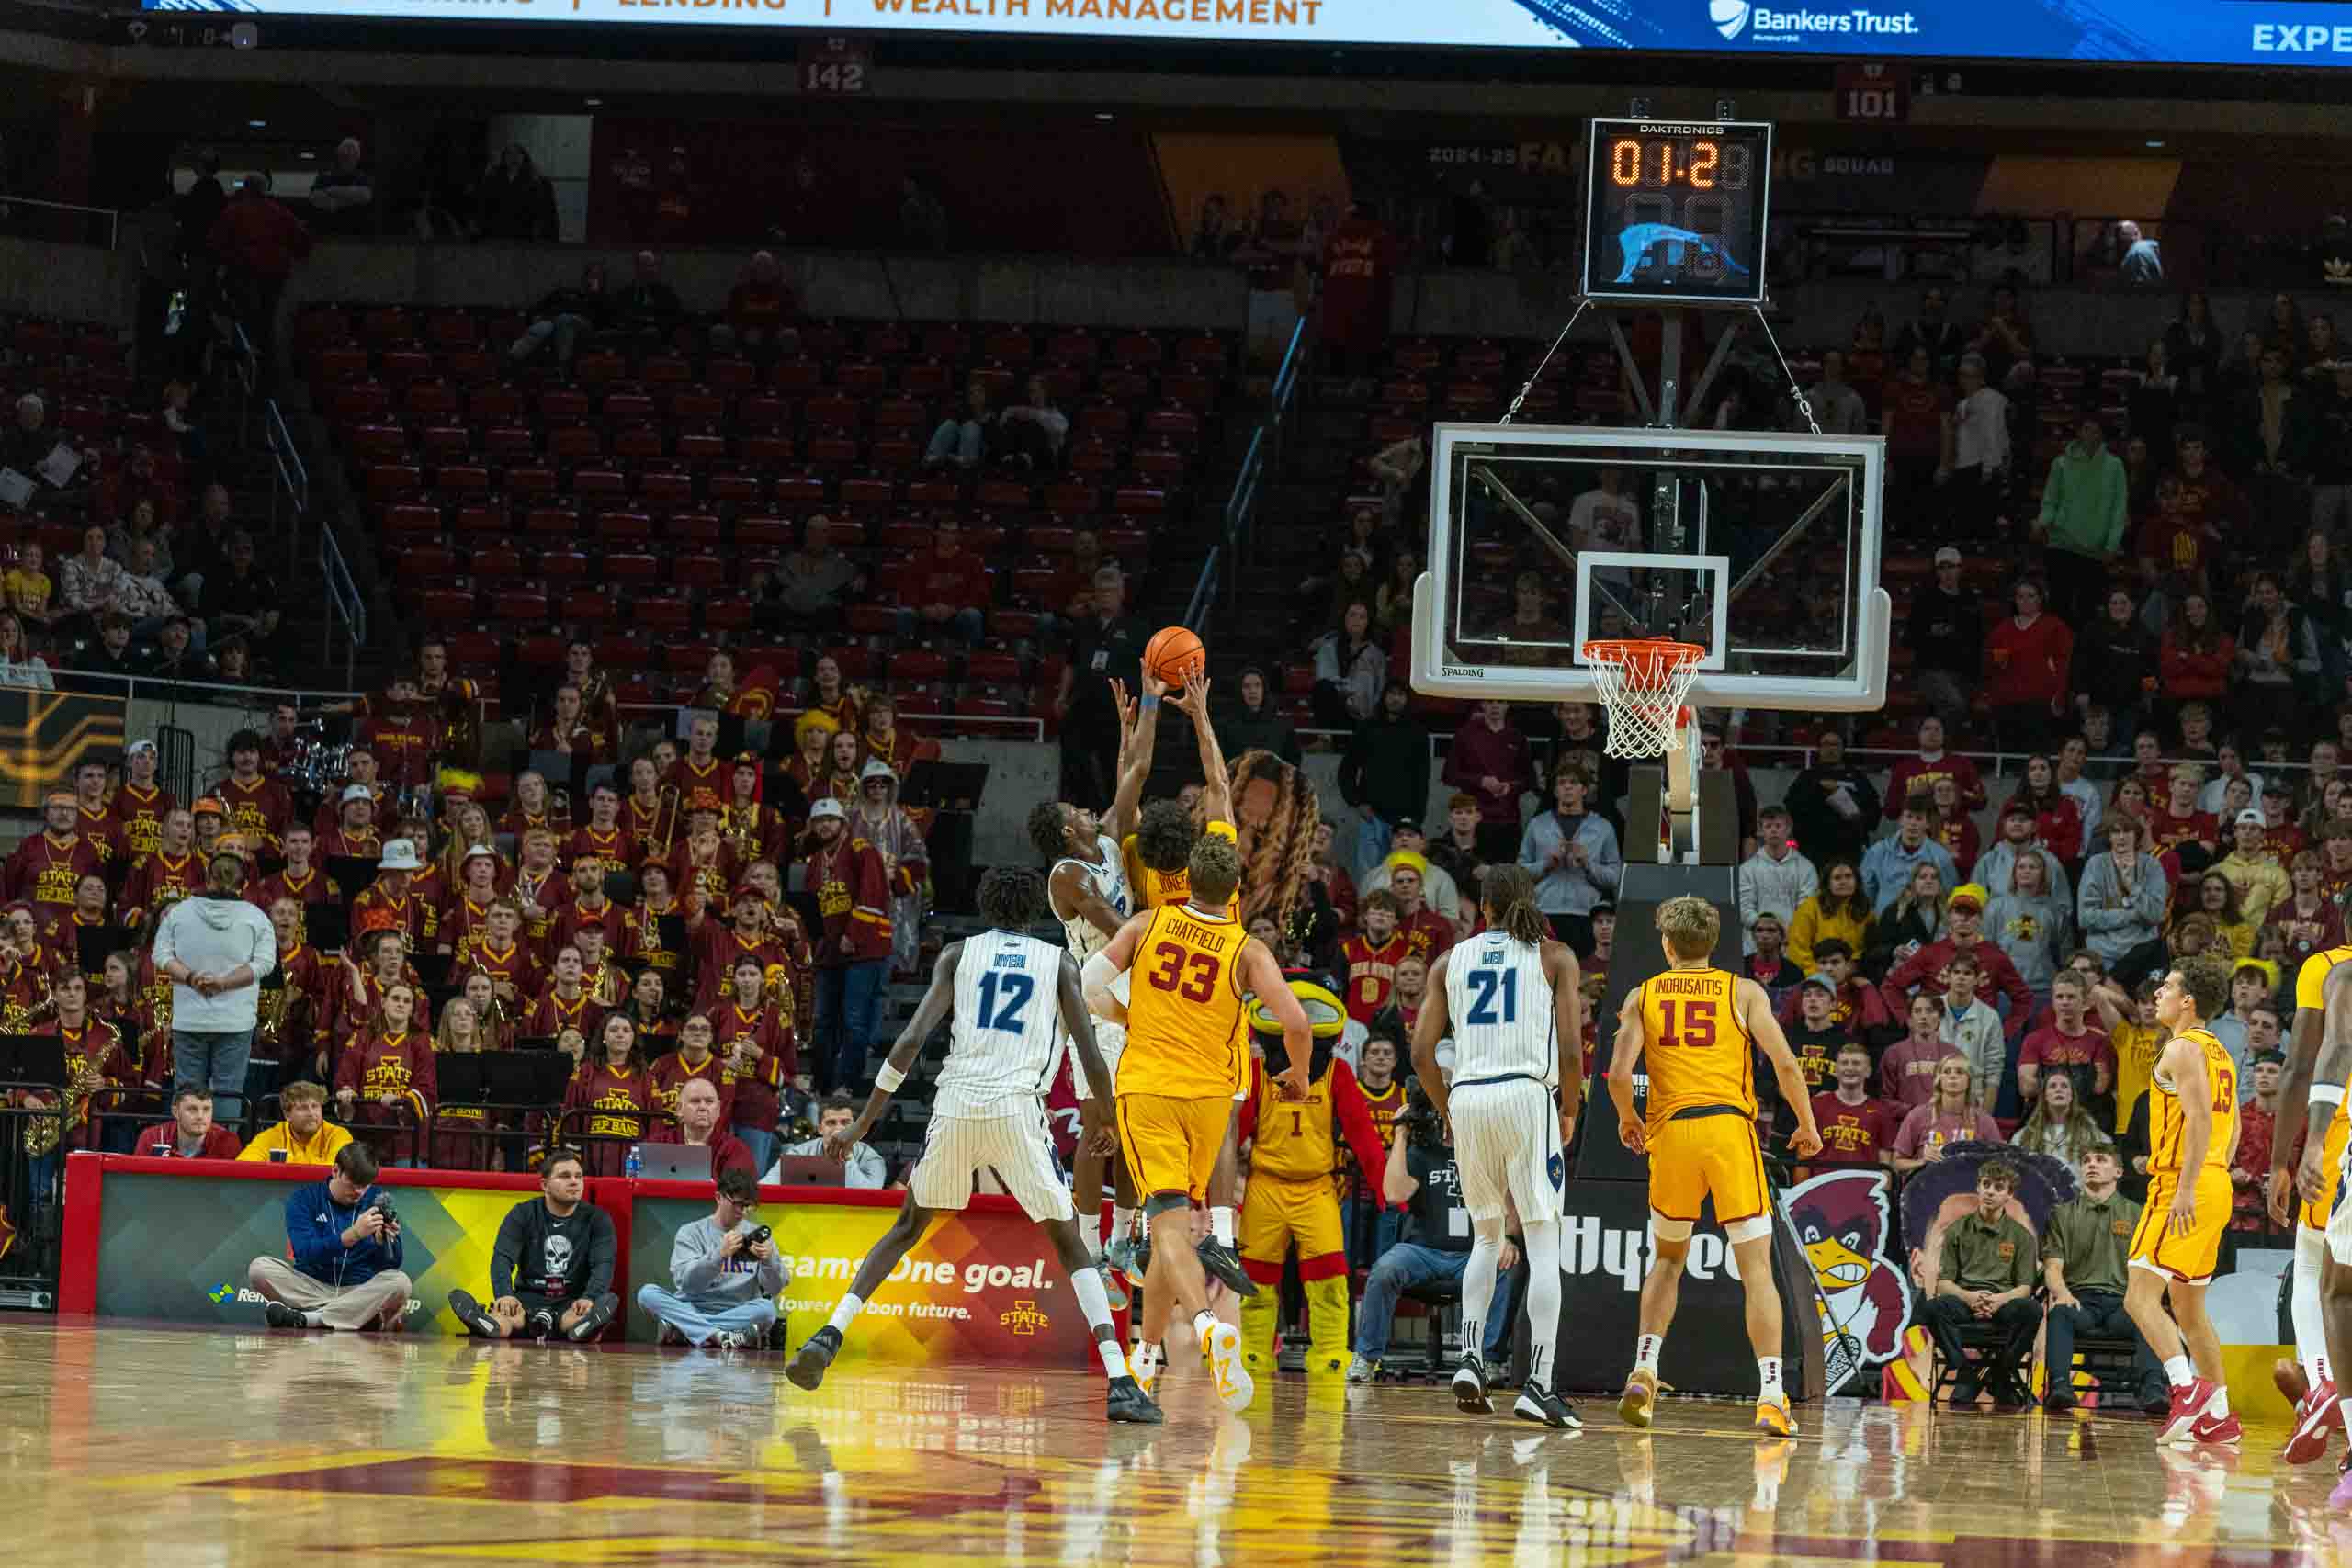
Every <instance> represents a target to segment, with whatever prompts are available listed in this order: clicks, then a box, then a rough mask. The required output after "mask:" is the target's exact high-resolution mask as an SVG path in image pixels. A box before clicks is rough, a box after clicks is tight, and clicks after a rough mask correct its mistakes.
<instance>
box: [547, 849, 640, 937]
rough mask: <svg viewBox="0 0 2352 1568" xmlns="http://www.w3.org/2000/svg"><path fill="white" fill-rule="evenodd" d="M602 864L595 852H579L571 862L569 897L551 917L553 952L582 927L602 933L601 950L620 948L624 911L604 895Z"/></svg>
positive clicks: (603, 865)
mask: <svg viewBox="0 0 2352 1568" xmlns="http://www.w3.org/2000/svg"><path fill="white" fill-rule="evenodd" d="M605 865H606V862H605V861H604V860H603V859H602V858H600V857H599V856H596V855H582V856H581V857H580V858H579V859H578V860H575V861H573V862H572V863H571V902H569V903H567V904H566V905H564V907H563V912H562V913H561V914H560V915H558V916H557V917H556V919H555V945H556V951H557V952H559V953H560V952H561V951H562V950H563V949H565V948H567V947H569V946H571V942H572V939H573V938H575V937H577V936H578V935H579V934H580V932H581V931H582V928H583V927H584V928H587V929H590V930H593V931H597V932H599V933H601V934H602V935H603V937H604V939H605V944H604V947H603V949H602V951H603V952H605V953H617V952H619V951H620V945H621V935H622V933H623V931H625V930H626V929H627V922H628V914H627V911H625V910H623V909H622V908H621V907H620V906H619V905H618V904H616V903H614V902H613V901H612V900H611V899H610V898H608V897H605Z"/></svg>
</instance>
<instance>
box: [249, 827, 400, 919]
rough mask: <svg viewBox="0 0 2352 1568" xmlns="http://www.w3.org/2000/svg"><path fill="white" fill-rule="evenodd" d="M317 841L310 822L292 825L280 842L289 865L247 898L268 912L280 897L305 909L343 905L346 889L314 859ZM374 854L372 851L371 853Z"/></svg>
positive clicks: (257, 885)
mask: <svg viewBox="0 0 2352 1568" xmlns="http://www.w3.org/2000/svg"><path fill="white" fill-rule="evenodd" d="M314 844H315V840H313V839H312V838H311V829H310V827H309V825H308V824H307V823H302V822H290V823H288V824H287V828H286V832H285V834H284V836H283V837H282V838H280V840H278V845H279V848H280V849H282V850H283V851H284V852H285V854H286V863H285V864H284V865H282V866H280V867H279V868H278V870H277V874H276V875H274V876H265V877H263V878H262V879H261V880H260V881H259V882H257V883H255V884H254V889H253V891H252V892H251V893H249V894H247V895H246V897H249V898H251V899H252V900H253V901H254V903H255V904H256V905H258V906H260V907H261V908H264V909H266V908H269V907H270V906H271V905H273V904H275V903H277V901H278V900H279V899H280V898H291V899H293V900H294V902H295V903H297V904H299V905H301V906H302V907H303V908H305V909H307V908H310V907H311V905H313V904H341V903H342V902H343V889H341V888H340V887H337V886H335V885H334V879H333V878H332V877H330V876H328V875H327V874H326V873H325V872H323V871H321V870H320V869H319V868H318V865H317V863H315V862H314V861H313V860H312V858H311V856H312V852H313V848H314ZM371 853H372V852H371Z"/></svg>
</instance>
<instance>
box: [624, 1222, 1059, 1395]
mask: <svg viewBox="0 0 2352 1568" xmlns="http://www.w3.org/2000/svg"><path fill="white" fill-rule="evenodd" d="M777 1190H778V1189H774V1188H771V1189H769V1191H770V1192H775V1191H777ZM1000 1204H1001V1208H1000V1207H999V1205H1000ZM709 1214H710V1201H709V1200H708V1199H707V1198H693V1199H689V1198H649V1197H645V1196H642V1195H640V1196H639V1198H638V1200H637V1203H636V1206H635V1220H634V1225H633V1228H632V1231H631V1235H630V1243H629V1257H628V1277H629V1278H630V1279H631V1280H635V1281H637V1282H638V1283H639V1284H644V1283H648V1282H651V1283H667V1282H668V1280H669V1279H670V1247H671V1245H672V1243H673V1240H674V1239H675V1237H676V1235H677V1234H678V1227H679V1226H681V1225H684V1224H688V1223H689V1222H691V1221H694V1220H699V1219H706V1218H707V1217H708V1216H709ZM898 1217H899V1211H898V1207H897V1205H896V1203H892V1204H890V1205H888V1206H873V1207H855V1208H853V1207H849V1206H847V1205H842V1204H832V1203H824V1204H813V1203H798V1202H794V1203H783V1202H773V1201H771V1202H763V1204H762V1205H761V1206H760V1212H759V1223H760V1224H765V1225H767V1226H769V1227H770V1228H771V1229H773V1230H774V1231H775V1243H776V1246H777V1247H779V1248H781V1249H782V1252H783V1256H784V1258H785V1261H786V1266H787V1267H788V1268H789V1269H791V1273H792V1282H791V1284H789V1285H788V1286H786V1288H785V1292H784V1300H783V1302H782V1303H780V1305H781V1309H782V1313H783V1322H784V1324H785V1326H786V1330H787V1332H788V1334H789V1336H790V1338H791V1340H792V1342H793V1343H794V1344H796V1345H797V1344H798V1343H799V1342H800V1341H801V1340H803V1339H805V1338H807V1337H809V1335H811V1334H813V1333H815V1332H816V1331H817V1330H818V1329H819V1328H820V1327H821V1326H822V1325H823V1324H824V1322H825V1320H826V1319H827V1318H828V1317H831V1315H832V1312H833V1308H835V1307H836V1306H839V1305H840V1304H841V1299H842V1295H843V1293H845V1292H847V1291H848V1290H849V1282H850V1279H851V1277H852V1276H853V1275H854V1274H855V1273H856V1272H857V1266H858V1264H859V1263H860V1262H862V1261H863V1260H864V1259H865V1254H866V1251H867V1249H868V1248H870V1247H873V1245H874V1244H875V1242H876V1240H878V1239H880V1237H881V1235H882V1233H883V1232H884V1231H887V1230H888V1229H889V1228H890V1224H891V1222H892V1221H894V1220H896V1219H897V1218H898ZM653 1336H654V1324H653V1320H652V1319H651V1318H650V1317H648V1316H647V1315H646V1314H644V1313H643V1312H642V1311H640V1310H639V1307H638V1305H637V1303H636V1302H635V1300H634V1299H632V1300H631V1301H630V1302H629V1303H628V1337H629V1338H631V1339H632V1340H639V1341H646V1342H650V1340H651V1339H652V1338H653ZM1093 1341H1094V1336H1093V1334H1092V1333H1091V1331H1090V1330H1089V1329H1088V1328H1087V1326H1086V1319H1085V1317H1084V1316H1083V1315H1082V1314H1080V1311H1079V1307H1078V1303H1077V1301H1076V1300H1075V1299H1074V1298H1073V1297H1072V1296H1071V1295H1070V1292H1069V1279H1068V1278H1067V1277H1066V1276H1065V1275H1064V1274H1063V1273H1062V1268H1061V1264H1060V1262H1059V1261H1058V1260H1057V1258H1055V1257H1054V1248H1053V1244H1052V1243H1050V1242H1048V1241H1047V1240H1046V1237H1045V1235H1044V1234H1043V1233H1042V1232H1040V1231H1039V1230H1038V1229H1037V1227H1036V1226H1035V1225H1033V1224H1030V1223H1029V1220H1028V1217H1027V1216H1026V1215H1024V1214H1023V1213H1021V1211H1020V1210H1019V1209H1018V1208H1017V1207H1015V1206H1014V1205H1013V1204H1012V1201H1010V1200H1008V1199H993V1200H991V1199H986V1198H983V1199H978V1200H976V1201H975V1202H974V1204H973V1206H972V1207H971V1208H969V1209H967V1210H966V1211H964V1213H960V1214H943V1215H941V1216H940V1219H939V1221H938V1223H937V1224H934V1225H933V1227H932V1229H931V1233H930V1234H929V1235H926V1236H924V1237H923V1238H922V1241H920V1242H918V1243H916V1245H915V1247H914V1250H913V1251H911V1252H910V1253H908V1254H907V1256H906V1257H905V1258H902V1259H900V1260H899V1267H898V1269H897V1270H896V1271H895V1272H894V1273H893V1274H892V1275H891V1276H890V1280H889V1282H888V1284H886V1285H884V1286H883V1287H882V1289H881V1290H879V1291H877V1292H875V1295H874V1298H873V1299H872V1300H871V1301H869V1302H867V1303H865V1311H864V1312H863V1313H861V1314H859V1315H858V1320H857V1332H856V1333H854V1334H853V1335H851V1336H850V1337H849V1338H848V1340H847V1341H846V1342H845V1343H844V1344H843V1345H842V1359H845V1360H847V1359H855V1358H859V1357H863V1358H865V1359H870V1360H876V1361H899V1362H911V1363H916V1364H921V1363H923V1362H930V1361H957V1360H963V1361H993V1362H1004V1361H1033V1360H1034V1361H1037V1362H1040V1363H1042V1364H1045V1365H1047V1366H1053V1365H1063V1366H1072V1367H1075V1366H1081V1365H1091V1363H1092V1359H1093Z"/></svg>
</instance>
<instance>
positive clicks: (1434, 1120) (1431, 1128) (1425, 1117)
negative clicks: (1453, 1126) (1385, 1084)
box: [1397, 1078, 1445, 1149]
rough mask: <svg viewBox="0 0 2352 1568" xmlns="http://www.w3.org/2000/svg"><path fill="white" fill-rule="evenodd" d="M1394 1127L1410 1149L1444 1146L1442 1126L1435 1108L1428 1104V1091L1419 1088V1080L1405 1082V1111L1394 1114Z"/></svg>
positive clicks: (1412, 1079) (1443, 1128) (1413, 1079)
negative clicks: (1395, 1126) (1400, 1133)
mask: <svg viewBox="0 0 2352 1568" xmlns="http://www.w3.org/2000/svg"><path fill="white" fill-rule="evenodd" d="M1397 1129H1398V1130H1399V1131H1401V1132H1402V1133H1403V1134H1405V1137H1406V1140H1407V1143H1408V1145H1409V1146H1410V1147H1413V1148H1417V1149H1435V1148H1442V1147H1443V1146H1444V1144H1445V1127H1444V1124H1443V1123H1442V1122H1440V1121H1439V1120H1438V1114H1437V1107H1436V1106H1434V1105H1431V1104H1430V1097H1429V1091H1428V1090H1427V1089H1423V1088H1422V1087H1421V1084H1420V1080H1419V1078H1408V1079H1406V1080H1405V1109H1404V1110H1402V1111H1398V1112H1397Z"/></svg>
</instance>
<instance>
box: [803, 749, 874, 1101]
mask: <svg viewBox="0 0 2352 1568" xmlns="http://www.w3.org/2000/svg"><path fill="white" fill-rule="evenodd" d="M848 816H849V814H848V813H847V812H845V811H843V810H842V804H841V802H840V801H838V800H834V799H832V798H831V797H830V796H829V797H827V798H825V799H822V800H819V801H816V802H813V803H812V804H811V805H810V806H809V839H810V840H811V845H810V848H809V857H808V859H807V860H806V861H805V862H804V863H802V872H803V886H806V887H807V888H808V889H809V892H811V893H812V894H814V895H816V898H817V908H818V912H819V914H820V916H821V918H822V920H823V925H822V928H821V930H820V932H819V933H818V935H817V939H816V942H815V947H816V969H817V1027H816V1038H815V1041H814V1066H815V1067H816V1071H817V1074H818V1082H819V1087H820V1089H821V1090H823V1091H824V1092H827V1093H831V1092H832V1091H833V1090H834V1089H845V1088H849V1087H851V1086H854V1085H856V1084H860V1083H863V1082H864V1081H865V1065H866V1058H867V1057H868V1056H869V1055H872V1052H873V1045H874V1030H875V1025H876V1019H877V1016H878V1014H879V1010H880V1007H881V999H882V986H883V983H884V981H885V980H886V979H887V978H888V973H887V972H888V968H889V961H890V885H889V870H888V867H887V866H886V865H885V864H884V863H883V860H882V855H881V852H879V851H878V850H876V848H875V847H874V846H873V845H872V844H869V843H867V842H866V841H865V840H864V839H861V838H858V837H855V836H854V834H853V833H852V832H851V831H850V826H849V820H848Z"/></svg>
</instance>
